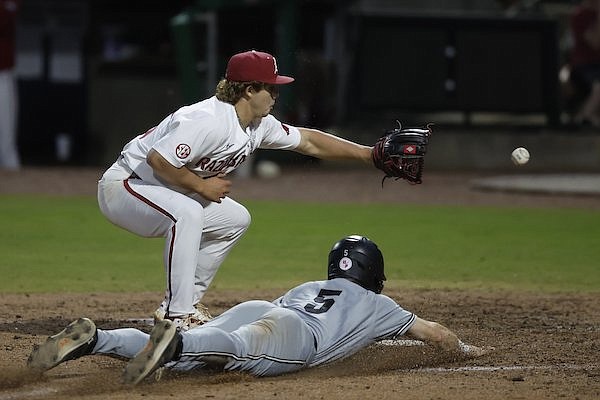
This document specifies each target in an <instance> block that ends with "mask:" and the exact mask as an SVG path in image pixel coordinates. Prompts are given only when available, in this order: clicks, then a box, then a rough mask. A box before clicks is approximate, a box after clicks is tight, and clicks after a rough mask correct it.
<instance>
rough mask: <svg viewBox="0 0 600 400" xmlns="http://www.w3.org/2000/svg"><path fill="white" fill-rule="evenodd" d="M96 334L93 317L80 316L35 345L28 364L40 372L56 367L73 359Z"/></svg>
mask: <svg viewBox="0 0 600 400" xmlns="http://www.w3.org/2000/svg"><path fill="white" fill-rule="evenodd" d="M95 335H96V324H94V322H93V321H92V320H91V319H88V318H79V319H78V320H76V321H73V322H71V323H70V324H69V325H68V326H67V327H66V328H65V329H63V330H62V331H60V332H59V333H57V334H56V335H54V336H50V337H49V338H48V339H46V342H45V343H43V344H41V345H38V346H35V347H34V349H33V351H32V352H31V354H30V355H29V358H28V359H27V366H28V367H29V368H31V369H34V370H37V371H40V372H44V371H47V370H49V369H51V368H54V367H55V366H57V365H58V364H60V363H61V362H63V361H66V360H69V359H71V357H72V356H73V354H74V353H76V352H77V351H78V350H79V349H81V348H82V347H83V346H87V345H88V344H90V343H91V342H92V340H94V336H95Z"/></svg>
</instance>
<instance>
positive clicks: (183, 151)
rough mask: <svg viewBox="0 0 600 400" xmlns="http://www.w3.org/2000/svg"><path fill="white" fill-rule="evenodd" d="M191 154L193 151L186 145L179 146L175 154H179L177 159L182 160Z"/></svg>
mask: <svg viewBox="0 0 600 400" xmlns="http://www.w3.org/2000/svg"><path fill="white" fill-rule="evenodd" d="M191 152H192V149H191V148H190V146H188V145H187V144H185V143H182V144H179V145H177V148H176V149H175V154H177V157H179V158H181V159H183V158H187V157H188V156H189V155H190V153H191Z"/></svg>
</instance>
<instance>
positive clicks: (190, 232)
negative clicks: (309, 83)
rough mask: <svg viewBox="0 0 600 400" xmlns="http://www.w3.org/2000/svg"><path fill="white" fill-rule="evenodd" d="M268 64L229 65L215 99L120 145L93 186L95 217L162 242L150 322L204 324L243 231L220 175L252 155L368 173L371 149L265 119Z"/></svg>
mask: <svg viewBox="0 0 600 400" xmlns="http://www.w3.org/2000/svg"><path fill="white" fill-rule="evenodd" d="M293 80H294V79H293V78H291V77H287V76H282V75H279V74H278V70H277V63H276V61H275V58H274V57H273V56H272V55H270V54H267V53H263V52H258V51H248V52H244V53H240V54H236V55H234V56H233V57H231V59H230V60H229V63H228V65H227V71H226V74H225V78H224V79H222V80H221V81H220V82H219V84H218V85H217V89H216V95H215V96H214V97H211V98H209V99H206V100H203V101H200V102H198V103H195V104H192V105H189V106H185V107H182V108H180V109H179V110H177V111H175V112H174V113H172V114H170V115H168V116H167V117H166V118H165V119H163V120H162V121H161V122H160V123H159V124H158V125H157V126H155V127H153V128H151V129H150V130H148V131H147V132H145V133H144V134H142V135H140V136H138V137H136V138H134V139H133V140H131V141H130V142H129V143H127V144H126V145H125V147H124V148H123V150H122V151H121V154H120V155H119V157H118V159H117V160H116V162H115V163H114V164H113V165H112V166H111V167H110V168H109V169H108V170H107V171H106V172H105V173H104V175H103V176H102V178H101V179H100V181H99V184H98V203H99V206H100V210H101V211H102V213H103V214H104V215H105V216H106V217H107V218H108V219H109V220H110V221H111V222H112V223H114V224H115V225H118V226H120V227H122V228H124V229H126V230H128V231H130V232H133V233H136V234H138V235H140V236H144V237H165V238H166V242H165V248H164V268H165V272H166V282H167V284H166V291H165V299H164V301H163V303H162V304H161V306H160V307H159V308H158V309H157V310H156V312H155V313H154V317H155V320H162V319H164V318H167V319H171V320H173V321H174V322H175V323H176V324H177V325H179V326H180V327H181V328H182V329H188V328H189V327H190V326H194V325H197V324H200V323H203V322H205V321H207V320H209V319H210V314H208V312H207V310H206V309H205V308H204V307H203V306H202V305H201V304H200V300H201V299H202V297H203V295H204V293H205V291H206V289H207V288H208V286H209V285H210V283H211V281H212V280H213V278H214V276H215V274H216V272H217V269H218V268H219V266H220V265H221V263H222V262H223V260H224V259H225V257H226V256H227V254H228V253H229V251H230V250H231V249H232V247H233V246H234V245H235V243H236V242H237V241H238V240H239V239H240V238H241V236H242V235H243V233H244V232H245V231H246V229H247V228H248V225H249V224H250V214H249V213H248V211H247V210H246V208H245V207H244V206H242V205H241V204H239V203H237V202H236V201H234V200H233V199H231V198H229V197H228V194H229V192H230V190H231V181H230V180H228V178H227V174H228V173H230V172H231V171H233V170H234V169H235V168H237V167H238V166H239V165H240V164H241V163H243V162H244V161H245V160H246V159H247V158H248V156H250V154H252V153H253V152H254V151H256V150H257V149H259V148H262V149H281V150H294V151H296V152H300V153H302V154H305V155H310V156H314V157H317V158H323V159H349V160H362V161H364V162H365V163H368V164H370V163H371V147H369V146H363V145H360V144H356V143H353V142H350V141H347V140H344V139H342V138H339V137H336V136H334V135H330V134H328V133H325V132H322V131H319V130H316V129H308V128H298V127H294V126H291V125H288V124H285V123H281V122H280V121H278V120H277V119H276V118H275V117H273V116H272V115H270V112H271V110H272V108H273V105H274V104H275V99H276V98H277V95H278V86H279V85H283V84H287V83H290V82H292V81H293Z"/></svg>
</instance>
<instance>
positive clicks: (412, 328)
mask: <svg viewBox="0 0 600 400" xmlns="http://www.w3.org/2000/svg"><path fill="white" fill-rule="evenodd" d="M385 279H386V278H385V275H384V269H383V256H382V254H381V252H380V250H379V249H378V247H377V245H376V244H375V243H373V242H372V241H371V240H369V239H368V238H366V237H364V236H358V235H352V236H347V237H345V238H343V239H342V240H340V241H338V242H337V243H335V244H334V246H333V248H332V249H331V251H330V253H329V259H328V279H327V280H324V281H315V282H307V283H304V284H302V285H300V286H297V287H295V288H293V289H292V290H290V291H288V292H287V293H286V294H284V295H283V296H281V297H279V298H278V299H276V300H274V301H273V302H267V301H260V300H252V301H247V302H244V303H241V304H238V305H236V306H234V307H232V308H231V309H229V310H227V311H225V312H224V313H223V314H221V315H219V316H218V317H216V318H214V319H213V320H211V321H209V322H206V323H205V324H203V325H200V326H196V327H194V328H191V329H189V330H187V331H183V330H179V329H177V326H176V325H175V324H174V323H173V322H172V321H170V320H168V319H165V320H163V321H160V322H158V323H157V324H156V325H155V326H154V328H153V330H152V332H151V334H150V335H148V334H146V333H144V332H141V331H139V330H137V329H130V328H126V329H115V330H102V329H98V328H96V326H95V324H94V322H92V321H91V320H90V319H87V318H80V319H78V320H76V321H74V322H72V323H71V324H70V325H69V326H67V328H65V329H64V330H63V331H61V332H60V333H58V334H56V335H54V336H52V337H50V338H48V339H47V341H46V342H45V343H43V344H42V345H41V346H37V347H35V348H34V350H33V351H32V353H31V355H30V357H29V359H28V366H29V367H30V368H32V369H34V370H37V371H39V372H43V371H46V370H48V369H50V368H53V367H54V366H56V365H58V364H59V363H61V362H64V361H67V360H71V359H74V358H78V357H81V356H83V355H86V354H106V355H118V356H120V357H125V358H129V359H131V360H130V361H129V363H128V364H127V366H126V367H125V371H124V373H123V380H124V382H125V383H128V384H137V383H138V382H140V381H141V380H143V379H144V378H145V377H147V376H148V375H150V374H151V373H153V372H154V371H155V370H157V369H158V368H160V367H162V366H163V365H164V366H165V367H167V368H170V369H173V370H178V371H191V370H194V369H199V368H203V367H210V368H211V369H215V368H221V369H223V370H226V371H246V372H248V373H250V374H253V375H256V376H273V375H279V374H283V373H287V372H292V371H297V370H300V369H302V368H307V367H313V366H317V365H321V364H325V363H329V362H332V361H335V360H339V359H342V358H345V357H348V356H350V355H351V354H354V353H356V352H357V351H359V350H361V349H363V348H365V347H367V346H369V345H371V344H373V343H375V342H377V341H380V340H384V339H395V338H398V337H399V336H401V335H404V334H406V333H407V334H409V335H411V336H413V337H415V338H417V339H420V340H425V341H429V342H432V343H434V344H436V345H438V347H440V348H441V349H442V350H444V351H447V352H450V353H454V354H457V355H458V354H461V355H465V356H473V357H477V356H481V355H483V354H486V353H487V352H489V351H490V350H491V348H489V347H488V348H481V347H477V346H473V345H468V344H465V343H463V342H462V341H461V340H459V339H458V337H457V336H456V335H455V334H454V333H453V332H452V331H450V330H449V329H448V328H446V327H444V326H443V325H440V324H438V323H436V322H431V321H426V320H424V319H421V318H419V317H417V316H416V315H415V314H414V313H412V312H410V311H407V310H405V309H403V308H402V307H401V306H400V305H398V304H397V303H396V302H395V301H394V300H392V299H391V298H389V297H387V296H385V295H383V294H381V290H382V289H383V281H384V280H385Z"/></svg>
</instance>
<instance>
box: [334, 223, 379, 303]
mask: <svg viewBox="0 0 600 400" xmlns="http://www.w3.org/2000/svg"><path fill="white" fill-rule="evenodd" d="M333 278H345V279H348V280H350V281H352V282H354V283H356V284H358V285H360V286H362V287H364V288H365V289H368V290H371V291H373V292H375V293H381V290H382V289H383V281H385V275H384V273H383V255H382V254H381V251H379V249H378V248H377V245H376V244H375V243H373V242H372V241H371V240H369V239H368V238H366V237H364V236H359V235H351V236H346V237H345V238H343V239H342V240H340V241H339V242H337V243H336V244H334V245H333V247H332V248H331V251H330V252H329V266H328V269H327V279H333Z"/></svg>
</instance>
